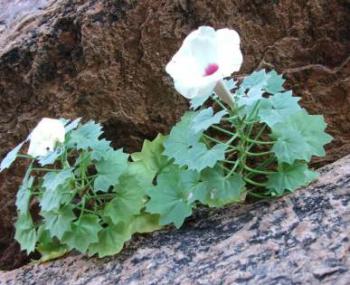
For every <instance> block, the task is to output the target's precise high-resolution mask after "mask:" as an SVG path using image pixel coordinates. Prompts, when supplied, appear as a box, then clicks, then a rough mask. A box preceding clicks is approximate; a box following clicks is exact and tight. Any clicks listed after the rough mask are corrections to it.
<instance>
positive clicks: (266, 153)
mask: <svg viewBox="0 0 350 285" xmlns="http://www.w3.org/2000/svg"><path fill="white" fill-rule="evenodd" d="M245 153H246V154H247V155H249V156H264V155H268V154H271V153H272V152H271V151H264V152H249V151H246V152H245Z"/></svg>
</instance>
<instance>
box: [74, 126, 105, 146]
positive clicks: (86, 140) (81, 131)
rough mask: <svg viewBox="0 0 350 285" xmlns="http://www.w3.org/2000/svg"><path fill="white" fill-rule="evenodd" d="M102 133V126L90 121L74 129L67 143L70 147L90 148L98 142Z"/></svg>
mask: <svg viewBox="0 0 350 285" xmlns="http://www.w3.org/2000/svg"><path fill="white" fill-rule="evenodd" d="M101 134H102V126H101V125H100V124H96V123H95V122H93V121H89V122H87V123H85V124H83V125H81V126H79V127H78V128H77V129H75V130H72V131H71V133H70V135H69V138H68V141H67V145H68V147H70V148H77V149H86V150H87V149H89V148H94V147H95V146H96V144H98V142H99V140H98V138H99V137H100V136H101Z"/></svg>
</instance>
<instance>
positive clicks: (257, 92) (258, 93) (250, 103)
mask: <svg viewBox="0 0 350 285" xmlns="http://www.w3.org/2000/svg"><path fill="white" fill-rule="evenodd" d="M263 93H264V91H263V90H262V89H261V87H260V86H256V87H253V88H251V89H250V90H249V91H248V93H247V95H243V96H240V97H238V99H237V103H238V106H239V107H242V106H245V107H246V109H247V110H246V111H245V114H246V113H250V111H251V109H252V108H253V107H254V105H255V104H256V103H257V102H258V101H260V100H261V99H263V96H262V95H263Z"/></svg>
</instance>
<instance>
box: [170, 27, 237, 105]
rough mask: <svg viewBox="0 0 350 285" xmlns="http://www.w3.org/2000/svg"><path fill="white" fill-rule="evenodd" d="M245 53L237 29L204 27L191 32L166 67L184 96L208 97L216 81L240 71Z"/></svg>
mask: <svg viewBox="0 0 350 285" xmlns="http://www.w3.org/2000/svg"><path fill="white" fill-rule="evenodd" d="M242 61H243V56H242V52H241V49H240V38H239V35H238V33H237V32H236V31H234V30H230V29H220V30H217V31H215V30H214V29H213V28H211V27H207V26H202V27H199V28H198V29H197V30H195V31H193V32H191V33H190V34H189V35H188V36H187V37H186V38H185V40H184V42H183V43H182V46H181V48H180V49H179V50H178V52H177V53H176V54H175V55H174V56H173V58H172V59H171V61H170V62H169V63H168V64H167V66H166V72H167V73H168V74H169V75H170V76H171V77H172V78H173V79H174V85H175V89H176V90H177V91H178V92H179V93H180V94H182V95H183V96H184V97H186V98H189V99H192V98H195V97H202V96H209V95H211V94H212V92H213V90H214V88H215V86H216V84H217V83H218V82H219V81H220V80H221V79H222V78H223V77H227V76H230V75H231V74H232V72H235V71H238V70H239V69H240V67H241V65H242Z"/></svg>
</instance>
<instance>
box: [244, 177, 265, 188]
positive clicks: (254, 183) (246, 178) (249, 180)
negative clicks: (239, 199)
mask: <svg viewBox="0 0 350 285" xmlns="http://www.w3.org/2000/svg"><path fill="white" fill-rule="evenodd" d="M243 179H244V181H245V182H247V183H249V184H252V185H254V186H258V187H266V183H260V182H256V181H253V180H251V179H249V178H248V177H244V178H243Z"/></svg>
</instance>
